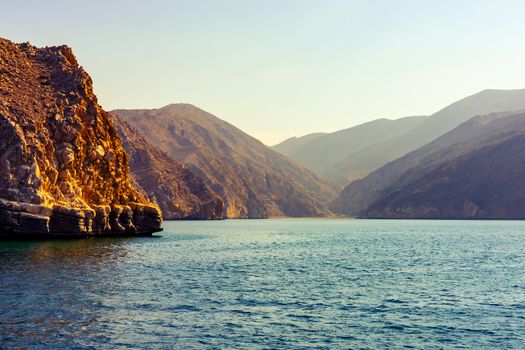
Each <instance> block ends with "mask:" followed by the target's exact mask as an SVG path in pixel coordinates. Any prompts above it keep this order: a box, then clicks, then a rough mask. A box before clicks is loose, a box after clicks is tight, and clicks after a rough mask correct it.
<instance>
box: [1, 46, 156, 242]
mask: <svg viewBox="0 0 525 350" xmlns="http://www.w3.org/2000/svg"><path fill="white" fill-rule="evenodd" d="M0 140H2V142H1V143H0V237H4V238H5V237H13V236H14V237H23V236H25V235H34V236H45V237H53V236H60V237H63V236H85V235H107V234H119V235H122V234H151V233H153V232H157V231H160V230H161V222H162V214H161V212H160V210H159V208H158V206H157V205H156V204H153V203H150V202H149V201H148V200H146V199H145V197H144V196H143V195H142V194H141V193H140V192H139V191H137V190H136V189H135V188H134V186H133V185H132V183H131V181H130V174H129V164H128V158H127V155H126V153H125V151H124V149H123V148H122V146H121V140H120V139H119V138H118V136H117V134H116V132H115V129H114V127H113V124H112V122H111V120H110V118H109V116H108V114H107V113H106V112H105V111H104V110H103V109H102V108H101V107H100V106H99V104H98V101H97V98H96V96H95V94H94V93H93V87H92V81H91V78H90V77H89V75H88V74H87V73H86V72H85V71H84V70H83V69H82V67H80V66H79V65H78V63H77V60H76V57H75V56H74V54H73V52H72V50H71V49H70V48H69V47H67V46H59V47H46V48H36V47H34V46H32V45H30V44H29V43H24V44H15V43H12V42H10V41H9V40H5V39H1V38H0Z"/></svg>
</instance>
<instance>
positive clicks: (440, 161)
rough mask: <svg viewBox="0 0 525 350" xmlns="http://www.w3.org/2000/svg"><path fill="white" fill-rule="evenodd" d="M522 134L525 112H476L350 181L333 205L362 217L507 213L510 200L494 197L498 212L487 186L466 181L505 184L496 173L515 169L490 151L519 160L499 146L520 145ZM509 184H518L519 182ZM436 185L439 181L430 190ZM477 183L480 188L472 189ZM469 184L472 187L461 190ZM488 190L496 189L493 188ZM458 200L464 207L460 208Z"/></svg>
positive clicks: (490, 215)
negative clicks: (491, 203) (488, 199)
mask: <svg viewBox="0 0 525 350" xmlns="http://www.w3.org/2000/svg"><path fill="white" fill-rule="evenodd" d="M522 135H525V112H505V113H492V114H490V115H486V116H476V117H474V118H471V119H470V120H469V121H467V122H465V123H463V124H461V125H460V126H458V127H457V128H455V129H453V130H452V131H450V132H448V133H446V134H444V135H443V136H441V137H439V138H437V139H436V140H434V141H432V142H430V143H429V144H427V145H425V146H423V147H421V148H419V149H417V150H415V151H413V152H411V153H409V154H407V155H405V156H403V157H401V158H399V159H397V160H395V161H393V162H391V163H389V164H387V165H385V166H383V167H382V168H380V169H378V170H376V171H374V172H372V173H371V174H370V175H368V176H367V177H366V178H364V179H362V180H358V181H354V182H353V183H351V184H350V185H348V186H347V187H346V188H345V189H344V190H343V191H342V192H341V194H340V195H339V196H338V197H337V198H336V199H335V200H334V201H333V203H332V208H333V210H335V211H336V212H339V213H344V214H352V215H359V216H362V217H436V218H437V217H442V218H467V217H483V218H489V217H497V216H498V215H500V217H510V216H509V215H510V213H511V210H509V208H508V206H509V205H510V204H509V203H510V202H507V204H506V205H505V203H504V202H502V200H498V201H494V202H495V203H499V204H500V205H502V207H501V208H502V210H506V211H507V212H508V213H509V214H505V215H504V214H503V213H502V212H496V211H494V210H493V209H489V208H488V207H487V205H486V203H484V202H483V200H484V199H483V198H485V196H486V195H488V192H487V191H485V190H483V188H481V187H472V188H470V187H469V186H467V184H468V183H469V181H470V182H471V184H472V185H473V186H474V185H476V186H480V185H481V184H483V185H485V186H487V189H488V188H490V186H492V185H494V186H496V187H498V186H499V187H501V189H502V190H503V189H504V188H505V187H506V186H507V185H506V184H505V181H503V182H501V181H500V180H501V179H502V178H501V176H500V175H502V176H507V177H508V178H509V179H510V178H511V177H512V176H514V175H515V174H516V172H517V170H518V169H516V170H515V171H514V170H512V169H511V168H508V167H507V166H501V165H500V164H499V161H496V160H495V159H494V158H493V156H494V155H495V154H499V155H500V156H501V160H504V161H506V162H507V163H508V164H514V165H516V166H517V165H519V159H514V158H516V157H517V155H516V154H512V153H509V154H507V155H506V156H503V154H501V152H502V151H504V150H505V147H509V150H510V149H513V150H516V151H519V150H518V149H517V148H516V145H515V144H514V142H516V140H519V137H521V136H522ZM510 139H513V141H509V140H510ZM507 142H509V143H507ZM484 152H486V158H485V161H483V153H484ZM476 162H478V163H476ZM476 166H477V168H476ZM491 167H492V170H491ZM445 170H447V171H449V173H448V174H447V173H446V171H445ZM469 171H470V173H469ZM505 171H509V173H508V174H506V173H505ZM495 173H498V174H495ZM499 173H501V174H499ZM513 174H514V175H513ZM498 181H499V182H498ZM459 184H463V185H465V186H464V188H463V189H461V188H459V187H457V186H458V185H459ZM513 185H514V186H516V187H519V182H515V183H514V184H513ZM435 186H438V187H439V186H441V187H439V190H438V191H437V192H432V191H435V190H436V188H437V187H435ZM447 186H448V187H447ZM476 189H477V190H479V191H480V192H479V193H477V194H474V192H475V190H476ZM467 190H468V191H470V192H468V193H467V192H464V191H467ZM427 191H430V192H428V193H427ZM517 192H519V191H517ZM492 193H497V191H496V190H495V189H493V190H492ZM416 194H417V195H416ZM425 194H427V195H426V196H425ZM420 196H422V197H420ZM408 198H411V200H408ZM509 198H510V197H509ZM416 199H417V201H419V202H417V201H416ZM493 199H494V198H493ZM412 200H413V201H416V202H417V203H416V202H413V201H412ZM425 200H428V202H425ZM460 202H461V203H463V204H464V206H465V208H466V209H465V210H466V211H465V212H463V211H460V210H459V209H458V208H459V207H458V206H460ZM474 204H475V205H476V206H477V208H478V209H477V210H476V212H475V213H473V212H469V210H470V208H474V207H473V205H474ZM437 207H439V208H437ZM445 207H446V208H445ZM430 208H432V209H430Z"/></svg>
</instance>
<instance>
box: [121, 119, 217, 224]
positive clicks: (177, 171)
mask: <svg viewBox="0 0 525 350" xmlns="http://www.w3.org/2000/svg"><path fill="white" fill-rule="evenodd" d="M111 119H112V120H113V125H114V127H115V130H116V131H117V135H118V136H119V137H120V139H121V140H122V147H123V148H124V150H125V151H126V153H127V154H128V157H129V163H130V168H131V178H132V180H133V183H134V184H135V188H137V189H138V190H140V191H141V192H142V193H143V195H144V196H145V197H146V198H149V199H150V200H151V201H153V202H155V203H157V204H158V205H159V207H160V209H161V211H162V214H163V216H164V218H165V219H168V220H172V219H221V218H223V207H224V205H223V202H222V200H221V199H220V198H219V197H218V196H217V194H216V193H215V192H213V191H212V190H211V189H210V188H209V187H208V185H206V183H205V182H204V181H203V180H202V179H201V178H199V177H198V176H197V175H195V174H194V173H193V172H192V171H191V170H189V169H188V168H186V167H184V166H183V165H181V164H180V163H178V162H176V161H174V160H173V159H171V158H170V157H169V156H168V155H167V154H166V153H164V152H161V151H159V150H158V149H157V148H155V147H153V146H152V145H151V144H150V143H148V142H147V141H146V140H145V139H144V138H143V137H142V136H141V135H140V133H139V132H138V131H137V130H136V129H135V128H133V127H132V126H131V125H129V124H128V123H127V122H126V121H124V120H122V119H121V118H119V117H118V116H117V115H115V114H112V115H111Z"/></svg>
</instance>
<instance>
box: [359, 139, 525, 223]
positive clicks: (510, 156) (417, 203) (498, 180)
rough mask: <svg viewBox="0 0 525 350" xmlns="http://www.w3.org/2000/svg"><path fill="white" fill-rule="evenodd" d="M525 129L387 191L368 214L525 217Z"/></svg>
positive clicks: (427, 216)
mask: <svg viewBox="0 0 525 350" xmlns="http://www.w3.org/2000/svg"><path fill="white" fill-rule="evenodd" d="M523 183H525V135H514V136H508V137H503V138H502V139H500V140H498V141H495V142H494V143H492V144H489V145H487V146H485V147H484V148H482V149H479V150H475V151H473V152H471V153H469V154H466V155H464V156H461V157H458V158H455V159H453V160H451V161H448V162H445V163H444V164H442V165H440V166H439V167H437V168H435V169H433V170H431V171H430V172H428V173H425V174H424V175H422V176H421V177H419V178H416V179H415V180H414V181H411V182H408V183H406V185H405V186H403V187H400V188H398V189H397V190H396V191H395V192H392V193H391V194H389V195H387V196H385V197H381V198H380V199H378V200H377V201H376V202H374V203H373V204H372V205H371V206H370V207H369V208H368V209H367V210H366V213H365V215H364V216H365V217H368V218H406V219H415V218H427V219H525V211H524V210H523V208H524V204H525V189H524V187H523Z"/></svg>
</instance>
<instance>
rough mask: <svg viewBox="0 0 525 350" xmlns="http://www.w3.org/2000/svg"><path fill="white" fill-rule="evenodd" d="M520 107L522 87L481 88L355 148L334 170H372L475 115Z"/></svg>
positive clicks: (523, 103)
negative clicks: (404, 129) (382, 138)
mask: <svg viewBox="0 0 525 350" xmlns="http://www.w3.org/2000/svg"><path fill="white" fill-rule="evenodd" d="M522 109H525V89H521V90H484V91H481V92H479V93H477V94H474V95H471V96H468V97H466V98H464V99H461V100H459V101H457V102H455V103H453V104H451V105H449V106H447V107H445V108H443V109H442V110H440V111H438V112H436V113H434V114H433V115H431V116H430V117H428V118H425V119H424V120H423V121H422V122H421V123H419V124H418V125H416V126H415V127H414V128H411V129H410V130H409V131H407V132H406V133H404V134H403V135H400V136H398V137H395V138H392V139H390V140H387V141H384V142H378V143H375V144H373V145H371V146H368V147H365V148H363V149H361V150H359V151H357V152H354V153H353V154H351V155H349V156H348V158H347V159H345V160H344V161H342V162H340V163H339V164H337V165H336V166H335V167H334V170H333V171H334V172H335V173H337V174H363V173H366V172H371V171H373V170H375V169H378V168H380V167H381V166H383V165H385V164H387V163H388V162H390V161H393V160H395V159H397V158H399V157H402V156H403V155H405V154H407V153H409V152H411V151H413V150H415V149H417V148H418V147H421V146H423V145H425V144H427V143H428V142H430V141H432V140H433V139H435V138H437V137H439V136H441V135H443V134H444V133H446V132H447V131H450V130H452V129H453V128H455V127H456V126H458V125H460V124H461V123H463V122H465V121H467V120H468V119H470V118H472V117H474V116H476V115H480V114H489V113H494V112H503V111H517V110H522ZM350 179H351V178H350Z"/></svg>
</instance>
